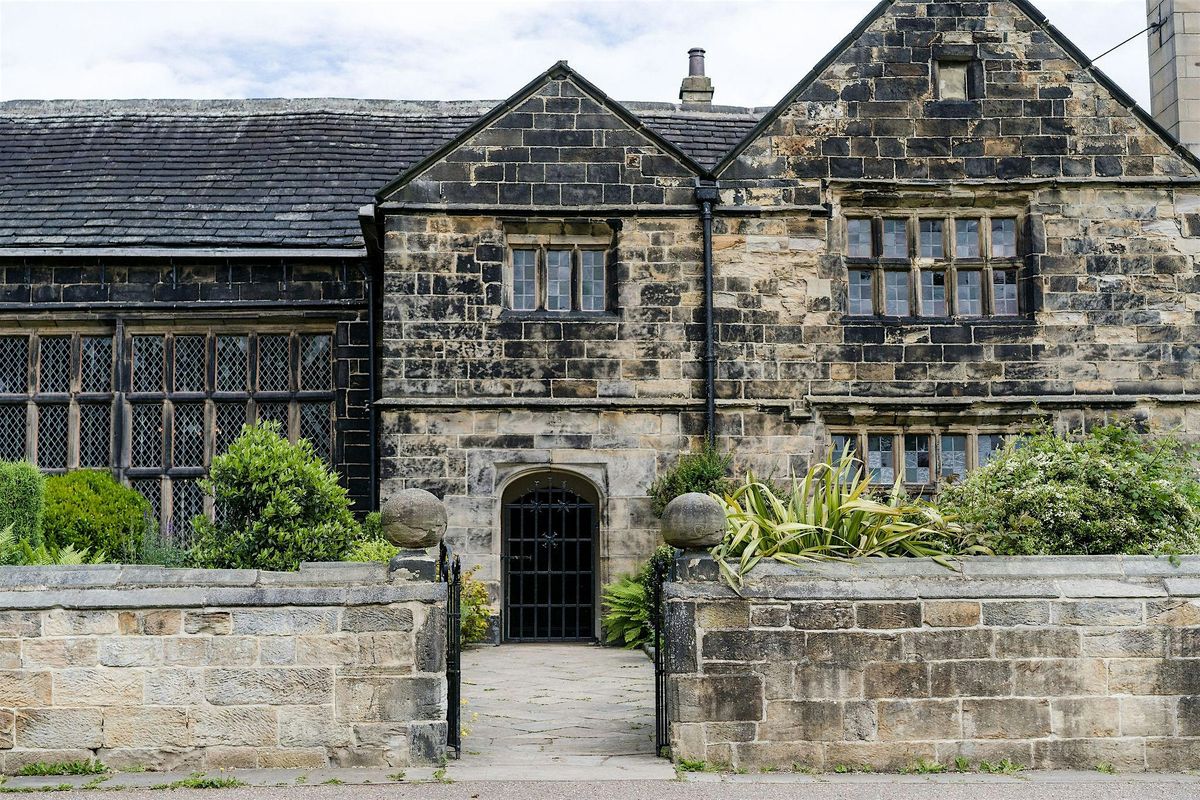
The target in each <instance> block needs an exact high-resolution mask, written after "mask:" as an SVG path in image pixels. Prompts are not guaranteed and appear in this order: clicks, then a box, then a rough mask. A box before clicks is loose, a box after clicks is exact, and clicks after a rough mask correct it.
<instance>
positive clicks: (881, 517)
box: [712, 453, 990, 588]
mask: <svg viewBox="0 0 1200 800" xmlns="http://www.w3.org/2000/svg"><path fill="white" fill-rule="evenodd" d="M871 489H872V487H871V485H870V482H869V478H868V477H867V475H866V474H865V470H862V469H860V466H859V463H858V462H857V461H855V460H854V459H853V458H851V457H850V456H849V454H846V453H843V454H842V455H841V457H839V458H837V460H836V461H829V462H821V463H817V464H814V465H813V466H812V467H810V468H809V469H808V471H807V472H806V473H805V475H804V477H803V478H799V479H797V478H796V477H795V476H793V477H792V485H791V490H790V492H789V494H787V495H785V496H782V497H781V496H779V494H778V493H777V491H776V490H775V489H773V487H771V486H769V485H768V484H765V483H762V482H761V481H757V480H755V478H754V476H753V475H749V476H748V477H747V478H746V482H745V483H744V484H743V485H742V486H740V487H738V488H737V489H736V490H735V491H733V492H732V493H730V494H729V495H727V496H725V497H718V498H717V499H718V500H719V501H720V502H721V504H722V505H723V506H724V507H725V517H726V520H727V521H728V530H727V531H726V534H725V540H724V541H722V542H721V543H720V544H719V545H717V546H716V547H714V548H713V549H712V555H713V558H715V559H716V560H717V563H718V565H719V566H720V569H721V574H722V576H723V577H724V578H725V580H726V581H727V582H728V583H729V584H730V585H731V586H733V587H734V588H739V587H740V586H741V585H742V579H743V577H744V576H745V575H746V573H748V572H749V571H750V570H752V569H753V568H754V567H755V565H757V564H758V562H759V561H762V560H763V559H764V558H766V559H774V560H775V561H780V562H782V563H784V564H799V563H801V562H804V561H841V560H849V559H855V558H871V557H892V556H925V557H932V558H934V559H936V560H938V561H939V562H941V563H943V564H947V563H948V562H947V559H948V557H949V556H951V555H968V554H983V553H989V552H990V551H989V550H988V548H987V547H986V546H984V544H983V543H982V542H981V541H980V540H979V539H977V538H975V537H971V536H968V535H966V534H964V532H963V530H962V528H961V527H960V526H959V525H957V524H956V523H955V522H953V521H952V519H951V518H950V517H947V516H944V515H942V513H941V512H940V511H939V510H938V508H937V507H936V506H934V505H932V504H931V503H927V502H925V501H922V500H909V499H908V498H906V497H905V496H904V494H903V492H902V491H901V487H900V484H899V482H897V484H896V486H895V487H893V489H892V491H891V493H890V494H889V495H888V496H887V497H885V498H882V499H874V498H872V497H871V496H870V494H869V493H870V491H871Z"/></svg>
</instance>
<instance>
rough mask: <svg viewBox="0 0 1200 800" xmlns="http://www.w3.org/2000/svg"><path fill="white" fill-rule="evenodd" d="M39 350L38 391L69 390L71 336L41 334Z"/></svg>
mask: <svg viewBox="0 0 1200 800" xmlns="http://www.w3.org/2000/svg"><path fill="white" fill-rule="evenodd" d="M39 352H40V355H39V357H38V363H39V372H38V391H39V392H41V393H42V394H66V393H67V392H69V391H71V337H70V336H43V337H42V338H41V342H40V344H39ZM63 438H64V439H65V438H66V434H65V432H64V434H63Z"/></svg>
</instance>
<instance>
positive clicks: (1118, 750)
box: [1032, 739, 1145, 772]
mask: <svg viewBox="0 0 1200 800" xmlns="http://www.w3.org/2000/svg"><path fill="white" fill-rule="evenodd" d="M1144 750H1145V744H1144V743H1143V742H1142V741H1140V740H1138V739H1044V740H1042V741H1038V742H1034V743H1033V765H1032V766H1033V767H1035V768H1036V769H1085V768H1088V765H1092V766H1094V765H1096V764H1102V763H1108V764H1112V765H1113V767H1115V768H1116V769H1117V770H1118V771H1121V772H1135V771H1136V772H1140V771H1141V770H1143V769H1145V753H1144Z"/></svg>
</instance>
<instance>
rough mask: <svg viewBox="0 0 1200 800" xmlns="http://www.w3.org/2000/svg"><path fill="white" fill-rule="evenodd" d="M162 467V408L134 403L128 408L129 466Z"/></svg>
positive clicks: (152, 404) (149, 404)
mask: <svg viewBox="0 0 1200 800" xmlns="http://www.w3.org/2000/svg"><path fill="white" fill-rule="evenodd" d="M161 465H162V406H161V405H160V404H158V403H135V404H133V405H131V406H130V407H129V466H131V467H160V466H161Z"/></svg>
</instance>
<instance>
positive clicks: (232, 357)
mask: <svg viewBox="0 0 1200 800" xmlns="http://www.w3.org/2000/svg"><path fill="white" fill-rule="evenodd" d="M249 352H250V338H249V337H248V336H218V337H217V391H218V392H244V391H246V370H247V366H248V365H249V363H250V356H249Z"/></svg>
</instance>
